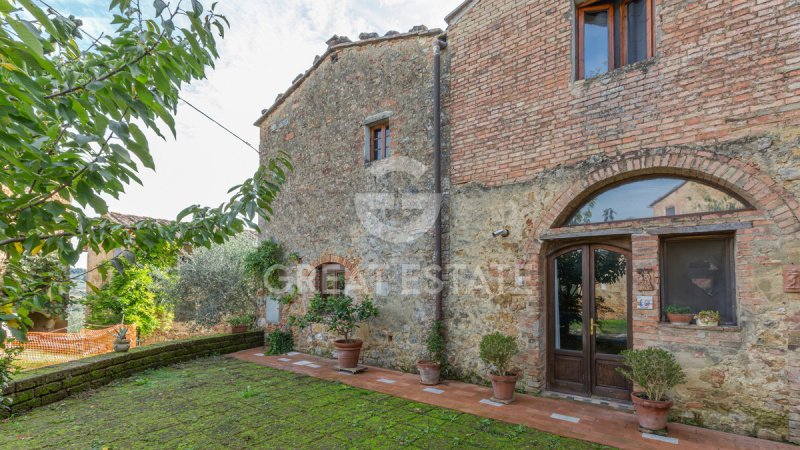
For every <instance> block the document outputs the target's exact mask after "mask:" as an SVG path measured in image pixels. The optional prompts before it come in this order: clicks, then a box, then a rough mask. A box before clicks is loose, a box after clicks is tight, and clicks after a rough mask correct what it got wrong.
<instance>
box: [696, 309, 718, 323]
mask: <svg viewBox="0 0 800 450" xmlns="http://www.w3.org/2000/svg"><path fill="white" fill-rule="evenodd" d="M695 318H696V319H697V320H698V321H702V322H719V311H700V312H699V313H697V316H696V317H695Z"/></svg>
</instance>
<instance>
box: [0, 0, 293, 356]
mask: <svg viewBox="0 0 800 450" xmlns="http://www.w3.org/2000/svg"><path fill="white" fill-rule="evenodd" d="M139 4H140V2H138V1H136V2H132V1H130V0H110V5H109V6H110V8H109V9H110V10H111V14H112V15H113V22H112V23H113V24H114V26H115V27H116V28H115V30H114V32H113V33H110V34H108V35H101V36H94V37H88V38H87V36H86V35H85V34H84V32H83V30H82V29H81V25H82V22H81V21H80V20H79V19H77V18H74V17H71V16H70V17H64V16H62V15H60V14H59V13H58V12H57V11H55V10H53V9H50V8H48V9H47V10H46V11H45V10H42V9H41V8H40V7H39V6H38V4H37V3H36V2H33V1H30V0H11V1H9V0H0V18H2V22H0V173H2V174H3V178H2V181H1V182H0V184H1V185H2V188H1V189H0V254H4V255H5V256H6V257H7V260H8V261H7V263H8V266H7V270H6V273H5V276H4V280H3V283H2V292H0V305H4V304H12V305H13V311H12V312H11V313H9V314H3V317H2V318H0V325H3V324H9V328H12V330H21V331H22V332H24V328H22V327H16V328H14V327H11V326H10V325H11V324H18V323H19V322H20V321H25V317H26V316H27V313H28V312H30V311H31V309H32V308H33V307H34V305H35V304H36V303H37V302H38V303H42V302H43V301H44V300H43V298H44V297H48V301H51V302H61V303H63V302H65V300H66V298H67V296H66V292H67V289H64V288H63V287H60V286H53V287H52V288H51V289H47V291H46V292H42V291H28V290H26V289H25V288H24V287H23V286H21V281H20V280H23V279H25V278H26V277H27V276H28V273H27V272H25V268H24V267H23V266H22V264H21V263H20V261H21V260H22V258H23V256H25V255H35V254H39V253H40V254H42V255H53V256H55V257H56V258H57V259H58V260H59V261H60V262H61V263H63V264H64V265H65V266H71V265H73V264H74V263H75V262H76V261H77V260H78V257H79V255H80V253H81V251H83V249H85V248H91V249H93V250H95V251H100V250H101V249H112V248H126V249H130V250H133V251H135V250H136V249H147V248H151V247H153V246H156V245H158V244H160V243H163V242H171V243H173V244H174V245H176V246H178V247H182V246H183V245H184V244H190V245H192V246H193V247H198V246H210V245H211V244H215V243H216V244H219V243H222V242H224V241H225V240H226V239H227V238H229V237H230V236H233V235H235V234H236V233H240V232H241V231H243V230H244V229H245V228H246V227H247V226H252V227H256V226H257V220H258V216H259V215H260V216H262V217H264V218H265V219H266V220H269V216H270V215H271V213H272V208H271V205H272V202H273V200H274V198H275V196H276V195H277V192H278V190H279V189H280V186H281V185H282V184H283V182H284V180H285V178H286V174H287V171H290V170H291V169H292V167H291V164H290V162H289V161H288V158H287V156H286V155H285V154H283V153H281V154H279V155H278V157H277V158H275V159H272V160H270V161H267V162H266V164H264V165H263V166H260V167H259V169H258V170H257V172H256V173H255V175H254V176H253V177H252V178H250V179H248V180H245V181H244V182H243V183H242V184H240V185H238V186H235V187H234V188H232V189H231V191H230V192H229V193H230V195H231V197H230V199H229V200H228V201H226V202H224V203H222V204H220V205H219V206H217V207H213V208H212V207H201V206H198V205H195V206H190V207H188V208H186V209H184V210H183V211H182V212H180V213H179V214H178V215H177V217H176V220H175V221H173V222H170V223H161V222H158V221H155V220H142V221H140V222H137V223H135V224H132V225H122V224H119V223H115V222H112V221H111V220H108V219H105V218H102V217H90V215H89V213H88V212H87V210H88V209H89V208H91V209H93V210H94V211H95V212H97V213H100V214H103V213H105V212H107V210H108V207H107V204H106V201H105V200H104V198H109V197H113V198H119V196H120V195H122V194H123V193H124V192H125V189H126V188H127V186H128V185H129V184H131V183H141V181H140V175H139V173H140V170H142V168H147V169H153V168H154V164H153V158H152V155H151V153H150V148H149V143H148V139H147V134H148V133H154V134H155V135H158V136H160V137H162V138H164V134H163V133H162V128H163V127H164V126H166V127H167V128H169V130H170V132H171V134H172V135H175V134H176V132H175V120H174V115H175V112H176V110H177V106H178V102H179V98H180V97H179V94H180V91H181V89H182V88H183V87H184V86H185V85H187V84H188V83H190V82H192V81H194V80H201V79H204V78H205V77H206V71H207V69H208V68H209V67H213V65H214V61H215V60H216V59H217V58H218V56H219V55H218V53H217V41H216V40H217V39H218V38H219V37H222V36H223V35H224V31H225V28H226V27H227V25H228V21H227V19H226V18H225V17H224V16H220V15H218V14H217V13H216V12H215V6H216V3H215V4H212V5H211V7H210V8H206V7H204V5H203V4H202V3H201V2H200V1H198V0H192V1H191V2H183V3H181V2H171V3H170V4H167V3H166V2H164V1H161V0H158V1H156V2H155V5H154V6H155V8H153V9H151V8H149V5H147V7H145V8H140V7H139ZM181 5H191V7H188V6H187V7H185V8H184V7H182V6H181ZM99 270H100V271H101V272H102V273H105V271H107V267H106V266H102V267H101V268H100V269H99ZM59 283H63V284H67V285H68V284H69V282H68V281H63V282H62V281H59ZM2 328H3V327H2V326H0V329H2ZM15 332H16V331H15ZM0 338H2V339H5V338H6V336H5V334H3V335H2V336H0ZM2 339H0V340H2Z"/></svg>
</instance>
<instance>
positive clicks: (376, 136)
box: [368, 123, 392, 162]
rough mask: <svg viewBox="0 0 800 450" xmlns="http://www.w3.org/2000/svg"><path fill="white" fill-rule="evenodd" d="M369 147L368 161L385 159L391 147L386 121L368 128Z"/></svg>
mask: <svg viewBox="0 0 800 450" xmlns="http://www.w3.org/2000/svg"><path fill="white" fill-rule="evenodd" d="M369 136H370V147H369V159H368V162H372V161H379V160H381V159H387V158H389V155H390V148H391V140H392V135H391V129H390V128H389V124H388V123H382V124H378V125H373V126H371V127H370V129H369Z"/></svg>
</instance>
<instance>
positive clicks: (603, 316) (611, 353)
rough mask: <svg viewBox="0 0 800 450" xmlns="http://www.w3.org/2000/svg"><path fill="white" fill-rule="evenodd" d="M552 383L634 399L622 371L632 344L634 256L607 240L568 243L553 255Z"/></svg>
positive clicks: (572, 391)
mask: <svg viewBox="0 0 800 450" xmlns="http://www.w3.org/2000/svg"><path fill="white" fill-rule="evenodd" d="M548 272H549V273H548V306H549V307H548V321H547V323H548V338H549V339H548V370H547V374H548V376H547V379H548V387H549V389H551V390H554V391H559V392H565V393H570V394H578V395H585V396H599V397H607V398H616V399H621V400H629V399H630V390H631V385H630V383H629V382H628V381H627V380H626V379H625V378H624V377H623V376H622V375H621V374H620V373H619V372H618V371H617V370H616V369H617V368H618V367H621V366H622V362H621V359H622V357H621V355H620V353H621V352H622V351H623V350H625V349H628V348H631V346H632V339H631V338H632V323H631V319H632V316H631V258H630V252H629V251H628V250H626V249H623V248H620V247H616V246H611V245H602V244H584V245H576V246H571V247H567V248H562V249H559V250H558V251H556V252H555V253H553V254H551V255H550V256H549V260H548Z"/></svg>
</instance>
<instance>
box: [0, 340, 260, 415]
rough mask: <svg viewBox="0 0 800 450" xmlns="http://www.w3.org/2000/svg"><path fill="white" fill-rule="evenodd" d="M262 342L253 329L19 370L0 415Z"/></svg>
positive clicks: (256, 345) (254, 345)
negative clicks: (19, 373)
mask: <svg viewBox="0 0 800 450" xmlns="http://www.w3.org/2000/svg"><path fill="white" fill-rule="evenodd" d="M262 345H264V333H263V332H262V331H254V332H250V333H242V334H229V335H221V336H211V337H201V338H194V339H187V340H183V341H175V342H164V343H160V344H154V345H149V346H147V347H139V348H135V349H132V350H131V351H130V352H128V353H109V354H105V355H100V356H94V357H91V358H86V359H81V360H78V361H72V362H68V363H64V364H59V365H55V366H50V367H47V368H45V369H41V370H37V371H33V372H30V373H26V374H23V375H22V376H21V377H19V378H17V379H15V380H14V381H12V382H11V384H10V385H9V387H8V388H6V390H4V392H3V393H4V395H9V396H11V397H12V400H11V404H10V405H9V406H10V408H9V409H6V408H0V417H7V416H8V415H10V414H17V413H21V412H24V411H28V410H30V409H32V408H35V407H37V406H44V405H48V404H50V403H54V402H57V401H59V400H62V399H64V398H66V397H67V396H69V395H72V394H74V393H77V392H81V391H85V390H88V389H94V388H97V387H100V386H103V385H105V384H108V383H109V382H111V381H112V380H115V379H118V378H126V377H129V376H131V375H133V374H134V373H137V372H141V371H143V370H147V369H152V368H155V367H162V366H168V365H170V364H175V363H178V362H181V361H186V360H190V359H195V358H200V357H203V356H210V355H213V354H226V353H233V352H237V351H240V350H246V349H249V348H254V347H259V346H262Z"/></svg>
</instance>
